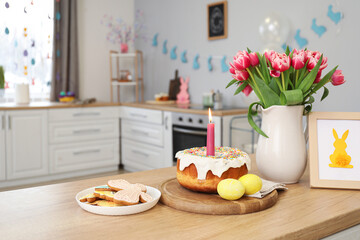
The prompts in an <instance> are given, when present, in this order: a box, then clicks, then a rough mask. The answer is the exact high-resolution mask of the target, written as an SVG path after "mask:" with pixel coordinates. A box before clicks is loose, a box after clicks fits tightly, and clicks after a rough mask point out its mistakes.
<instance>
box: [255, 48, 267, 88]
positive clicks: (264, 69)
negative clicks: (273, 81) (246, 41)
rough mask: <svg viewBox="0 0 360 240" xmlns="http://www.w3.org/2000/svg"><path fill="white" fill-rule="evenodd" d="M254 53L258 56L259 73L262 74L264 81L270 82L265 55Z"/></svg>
mask: <svg viewBox="0 0 360 240" xmlns="http://www.w3.org/2000/svg"><path fill="white" fill-rule="evenodd" d="M256 55H257V56H258V58H259V62H260V71H261V74H262V75H263V76H264V78H265V81H266V82H267V83H270V72H269V69H268V67H267V63H266V57H265V56H264V55H262V56H261V55H260V54H259V53H258V52H257V53H256Z"/></svg>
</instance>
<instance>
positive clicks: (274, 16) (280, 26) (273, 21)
mask: <svg viewBox="0 0 360 240" xmlns="http://www.w3.org/2000/svg"><path fill="white" fill-rule="evenodd" d="M259 33H260V37H261V40H262V41H263V43H264V44H269V43H277V44H280V45H281V44H283V43H285V42H286V41H287V40H288V38H289V34H290V22H289V20H288V19H287V18H286V17H285V16H283V15H280V14H279V13H274V12H273V13H270V14H269V15H268V16H266V17H265V19H264V20H263V21H262V23H261V24H260V26H259Z"/></svg>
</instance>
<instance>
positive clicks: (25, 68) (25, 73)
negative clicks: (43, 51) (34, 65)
mask: <svg viewBox="0 0 360 240" xmlns="http://www.w3.org/2000/svg"><path fill="white" fill-rule="evenodd" d="M24 75H25V76H27V75H28V71H27V66H26V65H25V66H24Z"/></svg>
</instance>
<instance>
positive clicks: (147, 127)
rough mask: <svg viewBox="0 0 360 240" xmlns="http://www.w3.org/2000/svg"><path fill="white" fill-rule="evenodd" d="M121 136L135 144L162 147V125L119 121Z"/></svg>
mask: <svg viewBox="0 0 360 240" xmlns="http://www.w3.org/2000/svg"><path fill="white" fill-rule="evenodd" d="M121 136H122V137H123V138H126V139H131V140H135V141H136V142H143V143H149V144H153V145H157V146H160V147H162V146H163V145H164V130H163V126H162V125H155V124H150V123H140V122H134V121H130V120H122V121H121Z"/></svg>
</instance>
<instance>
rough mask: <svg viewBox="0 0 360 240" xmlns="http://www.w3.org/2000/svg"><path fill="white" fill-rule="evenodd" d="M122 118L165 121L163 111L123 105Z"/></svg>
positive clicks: (152, 121)
mask: <svg viewBox="0 0 360 240" xmlns="http://www.w3.org/2000/svg"><path fill="white" fill-rule="evenodd" d="M120 118H124V119H131V120H137V121H141V122H148V123H156V124H162V123H163V114H162V111H159V110H150V109H144V108H133V107H121V108H120Z"/></svg>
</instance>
